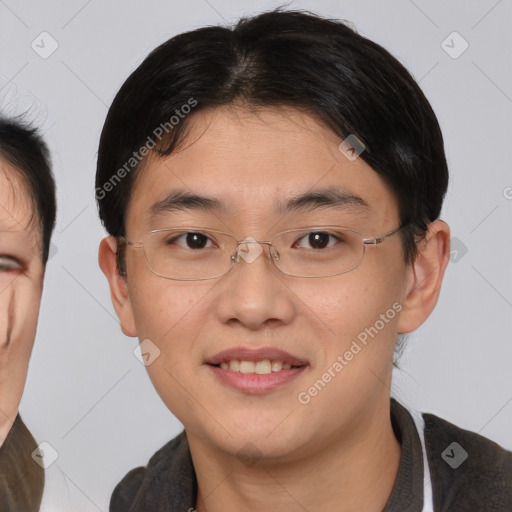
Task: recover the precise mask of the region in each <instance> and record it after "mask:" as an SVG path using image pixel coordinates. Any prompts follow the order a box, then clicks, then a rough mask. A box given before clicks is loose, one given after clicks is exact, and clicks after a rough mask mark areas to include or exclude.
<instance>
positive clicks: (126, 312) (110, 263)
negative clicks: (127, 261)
mask: <svg viewBox="0 0 512 512" xmlns="http://www.w3.org/2000/svg"><path fill="white" fill-rule="evenodd" d="M98 262H99V265H100V268H101V270H102V271H103V273H104V274H105V277H106V278H107V280H108V284H109V286H110V297H111V299H112V304H113V306H114V309H115V310H116V313H117V316H118V318H119V322H120V324H121V329H122V331H123V333H124V334H125V335H126V336H137V329H136V327H135V320H134V315H133V309H132V304H131V301H130V296H129V294H128V284H127V282H126V277H123V276H121V275H120V274H119V269H118V267H117V242H116V239H115V238H114V237H112V236H107V237H105V238H104V239H103V240H102V241H101V242H100V247H99V252H98Z"/></svg>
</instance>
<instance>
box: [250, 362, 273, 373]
mask: <svg viewBox="0 0 512 512" xmlns="http://www.w3.org/2000/svg"><path fill="white" fill-rule="evenodd" d="M254 371H255V372H256V373H257V374H258V375H265V374H267V373H272V366H270V361H269V360H268V359H264V360H263V361H258V362H257V363H256V366H255V367H254Z"/></svg>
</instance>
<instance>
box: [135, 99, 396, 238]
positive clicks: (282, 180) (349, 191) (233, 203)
mask: <svg viewBox="0 0 512 512" xmlns="http://www.w3.org/2000/svg"><path fill="white" fill-rule="evenodd" d="M188 121H189V123H190V124H189V126H188V128H189V133H188V136H187V137H186V139H185V140H184V141H183V143H182V144H181V146H180V147H179V148H178V150H176V151H174V152H173V153H172V154H171V155H169V156H167V157H163V158H162V157H150V158H149V159H148V160H147V161H146V163H145V165H144V166H143V168H142V169H141V171H140V173H139V175H138V176H137V180H136V183H135V186H134V188H133V191H132V195H131V200H130V203H129V207H128V211H127V215H126V225H127V229H129V228H130V226H132V225H134V224H138V225H140V223H141V222H146V223H147V222H148V221H149V219H150V217H151V214H152V212H153V211H154V207H155V204H158V203H159V202H160V203H162V202H165V200H166V198H167V197H169V194H171V195H172V192H173V191H174V192H175V191H181V192H184V191H186V192H187V193H189V194H192V195H199V196H207V197H210V198H215V199H218V202H219V208H218V213H219V214H223V213H225V214H229V215H239V218H240V219H242V218H244V217H247V219H250V220H252V221H256V220H261V219H263V218H264V217H265V216H269V215H271V216H272V215H276V216H278V215H282V213H283V211H282V208H283V205H285V204H286V202H287V200H289V199H290V198H292V197H297V196H298V195H300V194H304V193H306V192H308V191H309V192H312V191H315V190H320V189H327V188H330V189H337V190H339V191H341V193H342V194H346V195H350V196H354V197H357V198H361V199H362V200H363V202H364V203H366V205H367V208H366V210H365V211H364V212H363V209H361V208H360V209H359V212H360V213H361V214H362V213H364V215H366V216H367V217H369V218H371V217H373V216H377V217H379V218H381V219H385V218H386V217H394V218H397V207H396V204H395V199H394V195H393V193H392V191H391V189H390V188H389V187H388V186H387V184H386V183H385V182H384V180H383V179H382V178H381V177H380V176H379V175H378V174H377V173H376V172H375V171H374V170H373V169H372V168H371V167H369V166H368V165H367V164H366V163H365V162H364V161H363V160H362V159H361V158H357V159H355V160H349V159H348V158H347V157H346V156H345V154H343V153H342V152H341V151H340V150H339V148H338V146H339V144H340V142H341V141H342V139H341V138H340V137H338V136H337V135H336V134H335V133H334V132H332V131H331V130H330V129H328V128H327V127H326V126H325V125H324V124H323V123H321V122H320V121H318V120H317V119H316V118H315V117H314V116H312V115H309V114H306V113H303V112H300V111H298V110H296V109H292V108H284V107H282V108H274V109H270V108H266V109H259V110H258V111H254V110H247V109H244V108H235V107H232V106H227V107H220V108H217V109H215V110H206V111H199V112H197V113H195V114H194V115H193V117H192V118H191V119H189V120H188ZM352 206H354V202H352Z"/></svg>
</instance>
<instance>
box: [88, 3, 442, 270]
mask: <svg viewBox="0 0 512 512" xmlns="http://www.w3.org/2000/svg"><path fill="white" fill-rule="evenodd" d="M235 103H241V104H244V105H249V106H251V107H278V106H291V107H296V108H298V109H300V110H303V111H306V112H308V113H311V114H314V115H316V117H317V118H319V119H320V120H321V121H322V122H323V123H324V124H325V125H326V126H327V127H328V128H330V129H331V130H332V131H333V132H334V133H336V134H337V135H339V136H340V137H342V138H343V139H344V138H346V137H348V136H349V135H355V136H356V137H357V139H359V141H361V142H362V143H363V144H364V148H365V149H364V151H363V152H362V154H361V155H360V157H361V158H362V159H363V160H364V161H365V162H366V163H367V164H368V165H369V166H370V167H371V168H372V169H373V170H374V171H375V172H377V173H378V174H379V175H380V176H381V177H382V178H383V179H384V180H385V182H387V183H388V184H389V186H390V187H391V189H392V190H393V192H394V194H395V197H396V200H397V204H398V212H399V216H400V223H401V225H402V226H404V227H403V229H402V230H401V237H402V247H403V254H404V259H405V261H406V262H412V261H413V260H414V258H415V256H416V254H417V243H418V240H419V239H420V238H421V237H423V236H424V235H425V233H426V231H427V228H428V224H429V223H430V222H432V221H434V220H435V219H437V218H438V217H439V215H440V211H441V207H442V203H443V199H444V196H445V193H446V189H447V186H448V168H447V163H446V157H445V152H444V144H443V137H442V134H441V130H440V127H439V124H438V121H437V118H436V116H435V114H434V112H433V110H432V107H431V106H430V104H429V102H428V100H427V99H426V97H425V95H424V94H423V92H422V91H421V89H420V87H419V86H418V84H417V83H416V82H415V80H414V79H413V77H412V76H411V75H410V73H409V72H408V71H407V70H406V69H405V68H404V66H403V65H402V64H401V63H400V62H399V61H398V60H397V59H396V58H395V57H393V56H392V55H391V54H390V53H389V52H388V51H386V50H385V49H384V48H382V47H381V46H379V45H378V44H376V43H374V42H372V41H370V40H369V39H367V38H365V37H363V36H361V35H360V34H358V33H357V32H356V31H355V30H354V29H352V28H351V27H349V26H348V25H347V24H345V23H343V22H340V21H336V20H329V19H325V18H322V17H320V16H318V15H315V14H312V13H309V12H304V11H282V10H281V9H277V10H273V11H270V12H265V13H262V14H259V15H256V16H254V17H247V18H242V19H240V21H238V23H236V24H235V25H234V26H233V27H221V26H218V27H204V28H199V29H197V30H193V31H190V32H186V33H183V34H179V35H177V36H175V37H173V38H171V39H169V40H168V41H167V42H165V43H163V44H162V45H161V46H159V47H158V48H156V49H155V50H153V51H152V52H151V53H150V54H149V55H148V56H147V58H146V59H145V60H144V61H143V62H142V64H141V65H140V66H139V67H138V68H137V69H136V70H135V71H134V72H133V73H132V74H131V75H130V76H129V78H128V79H127V80H126V81H125V83H124V84H123V86H122V87H121V89H120V90H119V92H118V93H117V95H116V97H115V99H114V101H113V103H112V105H111V107H110V109H109V111H108V115H107V118H106V121H105V125H104V127H103V130H102V133H101V138H100V145H99V151H98V161H97V173H96V199H97V202H98V207H99V215H100V218H101V221H102V223H103V225H104V226H105V228H106V230H107V231H108V233H109V234H111V235H113V236H116V237H120V236H124V235H125V213H126V209H127V206H128V203H129V200H130V194H131V191H132V188H133V184H134V180H135V178H136V175H137V170H138V169H139V168H140V166H141V163H143V162H144V159H143V158H140V154H139V152H138V151H139V150H140V149H141V148H143V147H145V146H147V147H150V146H149V141H150V140H151V142H152V143H153V147H154V148H155V149H154V151H153V153H155V152H156V153H157V154H159V155H160V156H165V155H169V154H171V153H172V151H173V150H174V149H175V148H176V147H177V145H178V143H179V142H180V141H181V140H183V139H184V137H185V136H186V133H187V132H186V127H187V125H188V124H189V123H192V122H193V114H194V113H196V112H198V111H200V110H203V109H207V108H212V107H213V108H215V107H218V106H222V105H228V104H235ZM187 105H188V106H192V105H193V106H194V108H193V110H192V109H191V108H189V107H188V106H187ZM185 106H187V108H185ZM191 110H192V113H191V115H190V116H186V115H185V116H183V115H181V114H183V113H184V114H186V113H187V112H190V111H191ZM176 114H178V115H179V117H178V115H176ZM173 118H176V120H177V122H175V121H173ZM159 127H160V132H161V133H160V132H158V131H157V130H158V128H159ZM164 130H165V134H164V133H163V131H164ZM156 133H158V134H159V135H160V136H159V137H158V139H159V141H158V143H155V140H154V138H155V134H156ZM161 135H163V137H161ZM353 140H354V139H353ZM155 145H156V147H155ZM135 157H137V158H135Z"/></svg>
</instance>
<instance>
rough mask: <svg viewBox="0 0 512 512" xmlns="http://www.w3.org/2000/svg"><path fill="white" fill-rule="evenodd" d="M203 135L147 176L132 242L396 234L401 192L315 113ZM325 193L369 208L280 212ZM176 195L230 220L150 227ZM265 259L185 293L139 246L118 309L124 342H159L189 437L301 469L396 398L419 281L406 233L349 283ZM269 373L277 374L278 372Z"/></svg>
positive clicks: (141, 182) (188, 212) (161, 364)
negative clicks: (190, 233)
mask: <svg viewBox="0 0 512 512" xmlns="http://www.w3.org/2000/svg"><path fill="white" fill-rule="evenodd" d="M191 130H192V131H191V133H190V135H189V137H188V138H187V141H186V142H185V144H184V145H183V146H182V148H181V149H180V150H179V151H177V152H175V153H173V154H171V155H170V156H168V157H165V158H163V159H162V158H158V159H152V160H149V161H148V162H147V164H146V166H145V168H144V169H143V170H142V171H141V173H140V174H139V176H138V178H137V181H136V184H135V187H134V189H133V192H132V197H131V200H130V204H129V207H128V210H127V215H126V235H127V239H128V240H131V241H136V242H138V241H142V240H144V239H145V238H144V237H145V236H146V233H148V232H149V231H151V230H156V229H164V228H168V227H177V226H193V227H208V228H211V229H216V230H219V231H223V232H229V233H232V234H233V236H235V237H236V239H237V240H239V241H241V240H245V239H247V238H248V237H252V238H254V239H256V240H259V241H268V240H271V239H272V237H273V236H274V235H275V234H276V233H279V232H282V231H285V230H288V229H294V228H300V227H304V226H332V225H336V226H345V227H348V228H351V229H353V230H356V231H358V232H360V233H361V234H362V235H363V236H364V237H365V238H371V237H376V236H380V235H382V234H385V233H387V232H389V231H391V230H393V229H396V228H397V227H398V226H399V217H398V209H397V202H396V199H395V197H394V195H393V193H392V191H391V189H390V188H389V187H388V186H387V185H386V183H385V182H384V181H383V180H382V179H381V178H380V177H379V175H378V174H377V173H376V172H374V171H373V170H372V169H371V168H370V167H369V166H368V165H367V164H366V163H365V162H364V161H363V160H362V159H361V158H356V159H355V160H353V159H348V158H347V157H346V156H345V154H343V153H342V152H341V151H340V150H339V149H338V146H339V144H340V142H341V140H340V139H339V137H337V136H336V135H335V134H334V133H332V132H331V131H330V130H329V129H327V128H326V127H325V126H324V125H322V124H321V123H319V122H318V121H316V120H315V119H314V118H313V117H311V116H309V115H306V114H303V113H300V112H298V111H296V110H293V109H272V110H270V109H262V110H259V111H258V112H257V113H255V112H249V111H247V110H243V109H237V110H235V109H234V108H232V107H223V108H218V109H216V110H213V111H207V112H206V111H203V112H198V113H197V114H195V116H194V118H193V122H192V123H191ZM326 189H333V190H336V191H339V192H343V193H344V194H345V196H350V197H352V198H359V199H360V200H361V201H359V199H358V200H355V199H353V200H352V201H348V202H347V201H345V202H344V201H340V202H339V203H337V204H329V201H323V202H320V203H318V201H317V202H315V201H314V200H311V199H309V200H308V201H306V202H305V203H304V204H303V205H302V207H300V206H299V207H296V208H293V209H290V210H286V209H285V208H284V206H283V207H281V206H282V205H285V204H286V203H287V202H288V201H290V200H291V199H293V198H296V197H297V196H301V195H304V194H307V193H313V192H315V191H320V190H322V191H325V190H326ZM176 191H184V192H187V193H193V194H196V195H199V196H207V197H208V198H213V199H215V200H217V201H218V204H219V205H220V206H219V207H218V208H217V207H216V208H213V209H211V210H208V209H201V208H199V207H197V206H196V207H194V206H193V205H192V206H190V205H189V207H185V208H179V209H178V208H173V207H172V206H170V205H169V204H168V203H167V206H166V207H164V208H159V212H158V213H154V214H152V210H153V211H154V205H156V204H160V205H162V204H166V201H165V200H166V198H168V197H169V195H170V194H172V193H174V192H176ZM162 202H163V203H162ZM308 240H310V239H309V238H308V237H306V239H305V240H303V242H304V243H306V244H307V243H309V242H308ZM334 242H335V241H334V240H332V239H331V241H330V242H329V244H332V243H334ZM180 243H181V244H184V246H185V247H187V246H186V241H185V240H181V242H180ZM301 243H302V242H301ZM263 249H264V250H263V252H262V253H261V255H260V256H259V257H257V258H256V259H255V260H254V261H251V262H248V261H246V260H244V259H243V258H242V259H240V261H239V262H238V263H237V264H235V266H234V267H233V268H232V269H231V270H230V271H229V272H228V273H227V274H225V275H224V276H222V277H217V278H214V279H209V280H202V281H178V280H170V279H164V278H162V277H158V276H157V275H155V274H154V273H152V272H151V271H150V269H149V268H148V265H147V262H146V260H145V257H144V252H143V250H142V249H141V248H134V247H127V250H126V265H127V279H126V281H124V278H118V284H119V290H121V293H120V297H121V298H120V300H119V301H118V304H117V311H118V314H119V316H120V319H121V324H122V327H123V330H124V332H125V333H126V334H128V335H131V336H138V337H139V339H140V341H141V342H142V341H143V340H150V342H148V341H145V342H144V343H146V347H148V353H149V357H151V358H152V359H154V360H153V361H152V362H151V364H149V365H148V366H147V371H148V373H149V376H150V378H151V380H152V382H153V384H154V386H155V388H156V390H157V391H158V393H159V394H160V396H161V398H162V400H163V401H164V402H165V404H166V405H167V406H168V408H169V409H170V410H171V411H172V412H173V413H174V414H175V415H176V416H177V418H178V419H179V420H180V421H181V422H182V423H183V424H184V426H185V428H186V430H187V433H188V436H189V438H191V439H196V440H200V442H201V443H204V444H207V445H208V446H210V447H214V448H215V449H218V450H219V451H222V452H223V453H224V454H225V453H229V454H237V453H238V454H240V453H243V451H244V450H245V449H247V447H252V448H251V449H253V450H254V449H256V450H257V452H258V453H260V454H263V455H264V456H265V457H267V458H270V459H272V458H280V460H287V459H290V460H292V459H294V458H300V457H302V456H304V455H305V454H307V453H309V452H311V453H313V452H314V451H315V450H318V449H320V448H321V447H322V446H327V445H328V444H329V443H332V442H333V441H334V440H336V439H337V438H338V437H339V436H340V433H343V434H344V435H345V436H350V435H351V432H353V431H354V430H355V429H356V426H357V425H358V424H360V423H361V420H362V419H363V418H365V417H366V418H368V417H369V415H370V414H371V411H372V405H375V404H377V403H378V402H379V401H380V400H382V399H383V397H386V396H387V399H388V400H389V385H390V379H391V368H392V356H393V351H394V344H395V341H396V335H397V332H399V330H400V327H401V326H400V317H401V313H400V310H401V309H402V307H401V304H402V301H403V300H404V298H405V296H406V294H407V292H408V290H409V288H410V284H411V279H410V277H411V275H410V268H409V267H408V266H407V265H405V263H404V261H403V255H402V247H401V239H400V236H399V235H393V236H390V237H389V238H387V239H386V240H385V241H384V242H383V243H382V244H380V245H376V246H367V247H366V250H365V254H364V258H363V261H362V263H361V264H360V265H359V266H358V267H357V268H356V269H354V270H352V271H351V272H348V273H344V274H341V275H336V276H331V277H322V278H299V277H294V276H288V275H285V274H283V273H281V272H280V271H279V270H278V269H277V268H276V267H275V265H274V264H273V263H272V262H271V260H270V258H269V253H268V249H267V248H266V246H263ZM100 258H101V256H100ZM111 284H112V283H111ZM123 297H124V298H123ZM370 333H371V334H370ZM363 340H364V341H363ZM148 343H149V344H148ZM151 354H152V355H151ZM233 361H246V362H247V363H244V362H242V363H240V364H239V367H240V368H239V369H242V366H243V370H242V372H240V371H236V369H237V368H238V366H237V363H236V362H233ZM262 361H263V362H262ZM265 361H269V363H267V362H265ZM254 362H256V365H255V366H251V365H252V364H253V363H254ZM258 362H259V363H258ZM281 363H285V366H284V369H280V366H281ZM287 363H288V364H289V365H291V368H290V369H287ZM269 366H270V367H271V369H272V366H273V367H274V368H275V370H276V371H272V372H271V373H270V374H268V373H266V372H268V368H269ZM226 367H227V368H226ZM254 370H256V371H261V372H264V373H263V374H261V375H259V374H255V373H253V371H254ZM244 371H248V372H249V373H243V372H244ZM319 381H321V382H319ZM333 404H337V405H336V406H335V407H334V406H333ZM373 409H374V408H373ZM363 423H364V422H363ZM244 447H245V448H244ZM254 447H256V448H254ZM249 451H250V450H249Z"/></svg>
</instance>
